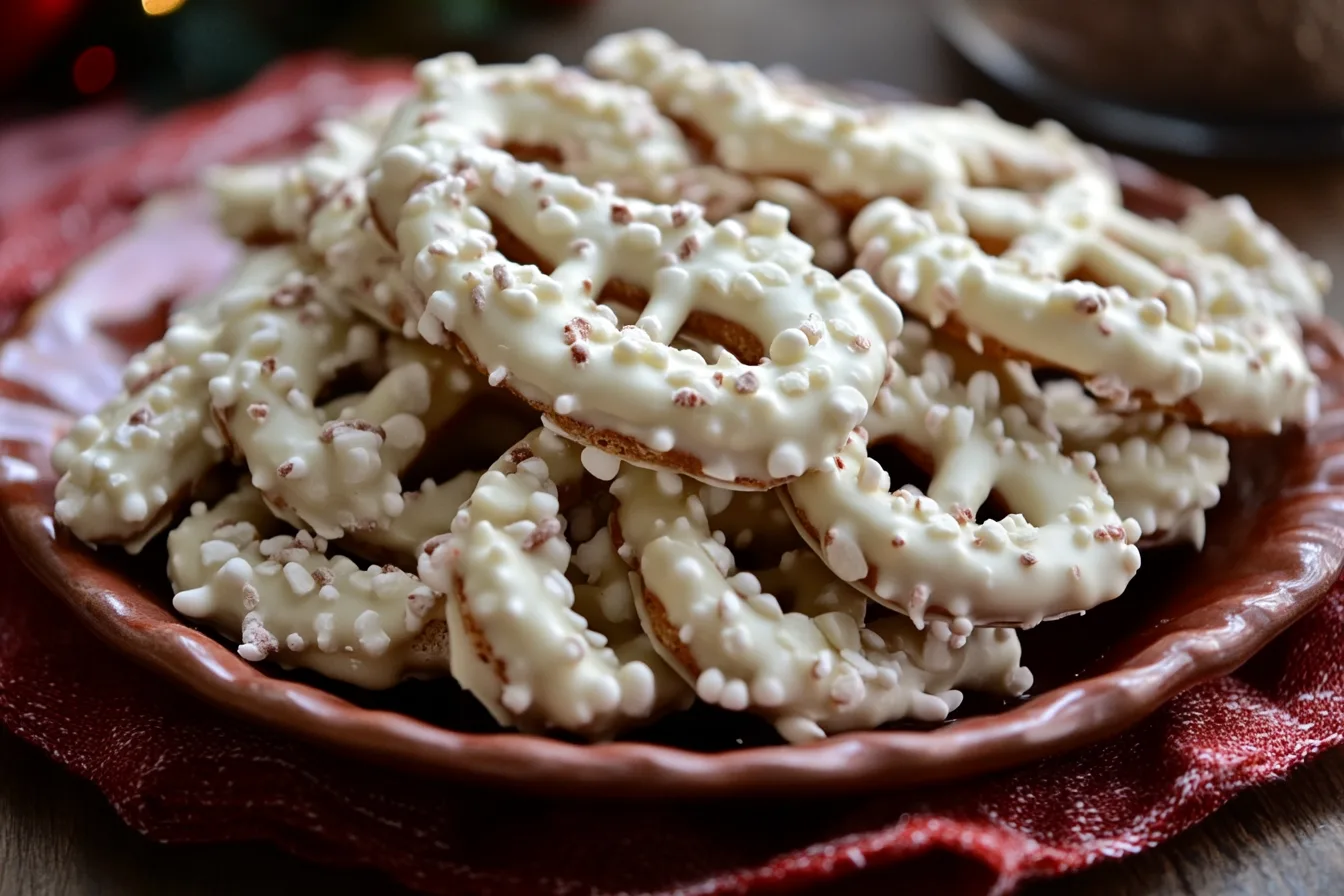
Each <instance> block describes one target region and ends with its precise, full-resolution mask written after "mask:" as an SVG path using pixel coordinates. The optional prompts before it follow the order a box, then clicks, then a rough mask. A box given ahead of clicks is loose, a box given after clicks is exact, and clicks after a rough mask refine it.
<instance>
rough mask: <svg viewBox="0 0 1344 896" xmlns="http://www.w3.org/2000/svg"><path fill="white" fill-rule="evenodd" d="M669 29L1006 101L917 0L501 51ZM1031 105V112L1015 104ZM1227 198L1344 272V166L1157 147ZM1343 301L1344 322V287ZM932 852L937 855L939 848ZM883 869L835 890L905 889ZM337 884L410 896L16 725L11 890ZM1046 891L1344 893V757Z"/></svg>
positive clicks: (38, 893) (584, 19) (1, 793)
mask: <svg viewBox="0 0 1344 896" xmlns="http://www.w3.org/2000/svg"><path fill="white" fill-rule="evenodd" d="M639 25H654V26H657V27H661V28H664V29H665V30H668V31H670V32H671V33H672V34H673V35H674V36H675V37H677V38H678V39H680V40H682V41H684V42H686V43H688V44H690V45H693V46H696V47H699V48H700V49H702V50H703V51H704V52H706V53H707V54H709V55H711V56H716V57H726V58H742V59H749V60H751V61H753V62H757V63H761V64H772V63H779V62H786V61H787V62H789V63H792V64H793V65H796V66H797V67H798V68H799V69H801V70H803V71H806V72H808V73H809V74H811V75H813V76H816V77H820V78H824V79H829V80H845V79H850V78H861V79H866V80H871V81H878V82H885V83H890V84H896V85H899V86H902V87H907V88H909V89H911V90H913V91H915V92H918V93H921V94H923V95H926V96H929V97H932V98H939V99H954V98H958V97H962V96H974V97H977V98H981V99H986V100H989V101H992V102H994V103H996V104H998V105H1001V106H1004V99H1005V98H1004V97H1003V96H1002V95H1001V94H1000V93H999V92H998V91H997V90H996V89H995V88H994V87H993V86H992V85H989V84H987V83H986V82H984V81H983V80H981V79H979V78H977V77H976V76H975V75H974V74H973V73H972V72H970V71H968V69H967V68H966V67H965V66H964V65H962V64H961V63H959V62H958V61H957V60H956V59H955V58H954V57H953V55H952V54H951V53H950V52H949V51H948V50H947V49H946V48H945V47H944V46H943V45H942V44H940V43H939V42H938V41H937V40H935V39H934V38H933V35H932V34H931V32H930V30H929V28H928V26H927V25H926V24H925V23H924V21H923V19H922V18H921V16H920V14H919V10H918V8H917V3H915V2H913V0H902V2H897V0H888V2H880V3H879V2H871V0H825V2H817V0H733V2H724V0H678V2H677V3H658V4H655V3H649V2H647V0H608V2H605V3H600V4H598V5H597V6H595V7H594V8H592V9H591V10H586V11H583V12H581V13H578V14H575V15H571V16H565V17H556V18H553V19H550V20H547V21H542V22H529V23H527V24H525V25H520V26H519V27H518V28H517V29H516V30H515V31H514V32H513V33H511V34H510V35H509V36H508V39H507V41H501V42H499V43H498V44H497V45H495V46H492V47H487V48H485V54H484V55H492V56H494V57H496V58H501V59H502V58H515V59H516V58H520V57H524V56H527V55H530V54H532V53H536V52H550V53H554V54H555V55H557V56H559V57H560V58H561V59H563V60H565V61H569V62H573V61H577V60H578V59H579V57H580V55H581V54H582V51H583V49H584V48H586V47H587V46H589V45H590V44H591V43H592V42H593V41H594V40H595V39H596V38H597V37H599V36H601V35H602V34H605V33H607V32H609V31H613V30H619V29H625V28H630V27H635V26H639ZM1004 107H1005V108H1008V109H1009V110H1012V111H1013V112H1014V113H1016V114H1021V115H1024V116H1025V115H1030V114H1031V112H1030V110H1021V109H1018V108H1017V107H1016V106H1014V105H1013V104H1012V103H1008V104H1007V105H1006V106H1004ZM1150 161H1154V162H1155V163H1156V164H1158V165H1159V167H1162V168H1164V169H1165V170H1168V171H1170V172H1171V173H1173V174H1176V175H1178V176H1181V177H1183V178H1185V179H1187V180H1191V181H1193V182H1195V183H1197V184H1199V185H1200V186H1202V187H1204V188H1205V189H1208V190H1209V191H1210V192H1214V193H1230V192H1239V193H1243V194H1244V195H1246V196H1247V197H1248V198H1250V200H1251V201H1252V203H1253V204H1254V205H1255V206H1256V207H1257V209H1258V210H1260V211H1261V213H1262V214H1264V215H1265V216H1266V217H1268V218H1269V219H1271V220H1272V221H1274V222H1275V223H1276V224H1278V225H1279V226H1280V227H1281V228H1282V229H1283V230H1284V231H1285V232H1286V233H1287V234H1288V235H1289V236H1290V237H1291V238H1292V239H1294V240H1295V241H1297V242H1298V243H1299V245H1301V246H1302V247H1303V248H1305V249H1307V250H1308V251H1310V252H1312V253H1313V254H1315V255H1316V256H1317V257H1319V258H1322V259H1323V260H1325V261H1326V262H1328V263H1330V264H1331V266H1332V267H1334V268H1335V269H1336V270H1337V271H1344V164H1340V163H1313V164H1310V165H1280V166H1273V165H1246V164H1234V163H1217V164H1212V163H1203V162H1190V161H1181V160H1172V159H1150ZM1332 313H1333V314H1334V315H1335V316H1336V317H1337V318H1342V317H1344V305H1341V303H1340V298H1339V296H1338V295H1336V296H1335V299H1334V302H1333V304H1332ZM931 861H937V859H933V860H931ZM900 889H901V885H900V878H899V877H898V876H896V875H880V876H878V877H874V878H869V879H865V881H864V883H863V884H862V885H857V886H856V885H850V884H847V885H843V886H840V887H836V888H831V890H829V891H828V892H832V893H858V892H864V893H866V892H874V893H888V892H899V891H900ZM317 891H320V892H323V893H324V894H328V896H341V894H354V893H365V894H367V893H379V894H383V893H390V892H394V891H393V890H392V889H391V888H390V887H389V886H388V885H387V883H386V882H385V881H383V880H381V879H379V878H377V877H374V876H373V875H366V874H360V873H350V872H346V871H337V870H331V869H320V868H314V867H312V866H309V865H306V864H304V863H302V862H299V861H298V860H295V859H292V858H289V857H287V856H284V855H281V854H280V853H278V852H277V851H275V850H273V849H271V848H269V847H265V846H259V845H233V846H202V847H165V846H159V845H156V844H153V843H150V842H148V841H147V840H144V839H143V838H140V837H138V836H137V835H135V834H134V833H132V832H131V831H129V830H127V829H125V828H124V827H123V826H122V825H121V824H120V823H119V821H118V820H117V818H116V816H115V815H114V814H113V812H112V811H111V810H110V809H109V808H108V806H107V804H106V803H105V802H104V800H103V799H102V797H101V795H100V794H98V793H97V792H96V791H95V790H94V789H93V788H92V787H91V786H89V785H88V784H85V783H84V782H81V781H77V780H75V779H73V778H72V777H71V776H69V775H68V774H66V773H65V772H63V771H62V770H61V769H60V768H58V767H57V766H56V765H55V764H54V763H52V762H51V761H50V760H48V759H46V758H45V757H44V756H42V755H41V754H39V753H38V752H37V751H35V750H33V749H32V748H30V747H28V746H27V745H25V744H22V743H21V742H19V741H18V740H17V739H16V738H14V737H12V736H10V735H8V734H4V733H0V896H20V894H22V896H65V894H71V893H95V894H105V896H121V894H136V896H145V894H150V896H154V894H174V896H177V894H184V896H190V894H203V896H204V894H210V896H213V894H231V893H246V894H248V896H269V894H288V893H294V892H317ZM1026 892H1028V893H1032V894H1051V896H1055V894H1066V893H1067V894H1073V893H1080V894H1082V893H1086V894H1098V896H1119V894H1137V893H1174V894H1191V896H1194V894H1207V893H1220V894H1238V893H1246V894H1277V893H1285V894H1287V893H1294V894H1296V893H1344V752H1335V753H1332V754H1328V755H1326V756H1324V757H1322V758H1321V759H1319V760H1317V761H1316V762H1314V763H1312V764H1310V765H1308V766H1306V767H1305V768H1303V769H1300V770H1299V771H1298V772H1296V773H1295V774H1294V775H1292V776H1291V777H1290V778H1289V779H1288V780H1286V781H1282V782H1278V783H1275V784H1272V785H1270V786H1267V787H1263V788H1260V789H1259V790H1255V791H1251V792H1249V793H1246V794H1243V795H1242V796H1240V797H1238V798H1236V799H1235V800H1233V801H1232V802H1231V803H1230V804H1229V805H1228V806H1227V807H1226V808H1224V809H1223V810H1222V811H1220V812H1219V813H1217V814H1216V815H1214V816H1213V817H1212V818H1211V819H1209V820H1208V821H1207V822H1205V823H1204V824H1202V825H1200V826H1198V827H1196V828H1194V829H1193V830H1191V831H1188V832H1186V833H1185V834H1183V835H1181V836H1179V837H1177V838H1175V839H1174V840H1172V841H1171V842H1169V843H1167V844H1165V845H1163V846H1161V847H1159V848H1157V849H1155V850H1152V851H1150V852H1148V853H1145V854H1143V855H1140V856H1137V857H1134V858H1130V859H1127V860H1125V861H1123V862H1112V863H1107V864H1104V865H1101V866H1098V867H1096V868H1094V869H1091V870H1089V871H1086V872H1084V873H1082V874H1079V875H1075V876H1073V877H1070V878H1064V879H1060V880H1056V881H1048V882H1043V883H1039V884H1034V885H1032V886H1029V887H1028V888H1027V890H1026Z"/></svg>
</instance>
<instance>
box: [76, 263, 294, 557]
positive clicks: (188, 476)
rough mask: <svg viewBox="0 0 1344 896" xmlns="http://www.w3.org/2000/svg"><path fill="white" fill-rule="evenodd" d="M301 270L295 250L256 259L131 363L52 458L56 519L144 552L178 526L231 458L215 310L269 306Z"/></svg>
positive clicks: (87, 536) (87, 537)
mask: <svg viewBox="0 0 1344 896" xmlns="http://www.w3.org/2000/svg"><path fill="white" fill-rule="evenodd" d="M295 264H297V261H296V257H295V256H294V254H293V253H292V252H290V251H289V250H287V249H271V250H263V251H259V252H255V253H253V254H251V255H249V256H248V257H247V258H246V259H245V260H244V261H243V263H242V264H241V265H240V266H239V267H238V269H237V270H236V271H235V272H234V274H233V275H232V276H231V277H230V278H229V280H228V282H226V283H225V284H224V285H223V286H222V287H220V289H219V290H218V292H217V293H216V294H215V296H214V298H213V299H207V300H206V301H205V302H203V303H201V304H200V305H199V306H198V307H195V308H193V309H191V310H189V311H187V312H183V313H180V314H178V315H176V316H175V317H174V319H173V321H172V324H171V326H170V327H169V329H168V332H167V333H166V334H164V337H163V339H161V340H159V341H158V342H156V343H154V344H153V345H151V346H149V347H148V348H147V349H145V350H144V351H143V352H141V353H139V354H138V355H136V356H135V357H134V358H132V359H131V361H130V363H129V364H128V365H127V367H126V371H125V373H124V374H123V391H122V392H121V393H120V394H119V395H117V396H116V397H115V398H113V399H111V400H110V401H108V402H107V403H106V404H105V405H103V407H102V408H100V409H99V410H98V412H97V413H95V414H89V415H87V416H85V417H83V418H81V419H80V420H78V421H76V423H75V425H74V426H73V427H72V428H71V431H70V433H69V435H67V436H66V437H65V438H64V439H62V440H61V441H59V442H58V443H57V444H56V446H55V448H54V449H53V451H52V467H53V469H55V470H56V472H58V473H60V474H62V475H61V478H60V481H59V482H57V484H56V508H55V516H56V520H57V522H59V523H61V524H62V525H63V526H65V527H67V528H68V529H70V531H71V532H73V533H74V534H75V535H76V536H78V537H79V538H81V539H83V540H84V541H87V542H107V541H111V542H118V543H122V544H125V545H127V546H128V548H129V549H131V550H132V552H136V550H138V548H139V546H140V545H141V544H142V543H143V541H144V540H145V539H146V538H147V537H148V536H150V535H152V534H153V533H154V532H156V531H158V530H159V529H160V528H161V527H162V526H165V525H167V524H168V522H169V521H170V520H171V517H172V514H173V512H174V509H175V508H176V507H177V506H178V505H179V504H180V502H181V501H184V500H185V499H186V497H187V493H188V492H189V491H190V489H191V486H192V485H193V483H195V482H196V481H197V480H198V479H200V478H201V477H202V476H203V475H205V473H206V472H207V471H208V470H209V469H210V468H211V467H213V466H214V465H215V464H216V463H218V462H219V461H220V460H221V459H222V458H223V456H224V450H223V448H224V445H223V441H222V440H221V439H220V438H218V436H217V434H216V433H215V432H214V430H213V429H212V428H211V427H210V425H209V419H210V418H209V408H210V394H209V390H208V385H207V384H208V382H209V379H210V377H211V376H212V375H213V372H215V371H216V370H217V367H216V366H215V365H217V364H218V362H219V360H220V356H219V353H218V351H219V345H218V343H219V339H220V326H219V324H218V321H217V319H216V306H217V305H219V306H224V305H227V306H231V307H232V306H236V305H238V304H247V303H249V302H251V301H254V300H264V299H265V298H267V297H269V296H270V295H271V294H272V293H273V292H274V291H275V289H277V288H278V287H279V286H280V285H281V283H282V282H283V281H284V278H285V277H286V276H288V275H289V274H290V273H291V272H292V271H293V270H294V266H295Z"/></svg>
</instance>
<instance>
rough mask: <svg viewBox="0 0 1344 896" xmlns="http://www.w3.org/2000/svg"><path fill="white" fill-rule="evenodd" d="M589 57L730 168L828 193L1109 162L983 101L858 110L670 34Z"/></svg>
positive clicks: (1044, 179) (645, 34)
mask: <svg viewBox="0 0 1344 896" xmlns="http://www.w3.org/2000/svg"><path fill="white" fill-rule="evenodd" d="M585 61H586V63H587V65H588V67H589V68H590V69H592V70H593V71H594V72H596V73H597V74H599V75H602V76H604V77H609V78H615V79H617V80H620V81H623V82H626V83H629V84H635V85H637V86H639V87H643V88H644V89H646V90H648V91H649V93H650V94H652V95H653V98H654V99H655V100H656V101H657V103H658V105H659V106H660V107H661V108H662V109H663V110H664V111H665V112H666V113H667V114H668V115H670V116H672V117H673V118H674V119H676V120H678V121H680V122H684V123H686V124H688V125H690V126H691V127H693V128H694V129H695V130H696V131H697V132H698V133H699V134H700V135H702V136H704V137H707V138H708V139H709V140H710V141H711V142H712V144H713V150H714V156H715V158H716V160H717V161H718V162H720V163H721V164H722V165H724V166H725V167H726V168H728V169H730V170H732V171H736V172H740V173H743V174H749V175H771V176H778V177H787V178H790V179H793V180H798V181H801V182H803V183H805V184H807V185H808V186H810V187H811V188H812V189H814V190H816V191H818V192H820V193H822V194H823V195H828V196H843V197H856V198H861V199H874V198H877V197H880V196H902V197H906V198H915V197H919V196H922V195H924V194H925V193H926V192H927V191H928V190H929V189H930V188H931V187H933V186H935V185H937V184H943V183H977V184H995V185H1012V186H1016V187H1020V188H1022V189H1040V188H1042V187H1044V186H1046V185H1048V184H1050V183H1053V182H1054V181H1056V180H1059V179H1061V178H1063V177H1066V176H1068V175H1071V174H1073V173H1074V172H1076V171H1078V170H1080V169H1085V168H1091V169H1095V170H1105V169H1106V167H1107V166H1106V165H1105V163H1104V161H1102V158H1101V156H1100V154H1098V153H1096V152H1093V151H1091V150H1090V149H1088V148H1087V147H1086V146H1084V145H1083V144H1081V143H1079V142H1078V141H1077V140H1076V139H1075V138H1073V136H1072V135H1070V134H1069V133H1068V132H1067V131H1066V130H1064V128H1062V127H1061V126H1060V125H1058V124H1055V123H1053V122H1043V123H1042V124H1041V125H1039V126H1038V127H1036V128H1035V129H1031V130H1028V129H1026V128H1021V127H1018V126H1016V125H1011V124H1008V123H1007V122H1004V121H1002V120H1001V119H999V118H998V117H997V116H995V115H994V114H993V113H992V112H990V111H989V109H987V108H986V107H984V106H982V105H979V104H966V105H964V106H963V107H961V108H959V109H945V108H940V107H937V106H926V105H922V104H917V103H902V104H896V105H873V106H864V107H857V106H854V105H850V104H847V103H844V102H837V101H836V100H835V99H833V98H832V97H831V96H830V95H828V94H827V93H826V92H824V91H822V90H818V89H815V88H811V87H809V86H808V85H806V84H799V83H787V84H786V83H782V82H781V81H780V80H778V79H776V78H772V77H770V76H769V75H767V74H766V73H765V72H762V71H760V70H759V69H757V68H755V67H754V66H751V65H748V64H746V63H725V62H711V61H709V60H707V59H705V57H704V56H702V55H701V54H700V53H697V52H696V51H694V50H689V49H685V48H683V47H679V46H677V44H676V43H675V42H674V41H673V40H672V39H671V38H670V37H668V36H667V35H666V34H663V33H661V32H658V31H653V30H647V29H646V30H639V31H632V32H629V33H625V34H614V35H611V36H609V37H606V38H604V39H603V40H602V41H600V42H599V43H598V44H597V45H596V46H595V47H593V48H592V49H591V50H590V51H589V52H588V55H587V57H586V60H585Z"/></svg>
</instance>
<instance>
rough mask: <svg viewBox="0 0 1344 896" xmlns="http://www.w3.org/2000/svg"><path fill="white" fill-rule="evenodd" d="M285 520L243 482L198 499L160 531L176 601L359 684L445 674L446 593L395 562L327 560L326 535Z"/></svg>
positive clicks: (242, 643) (244, 644)
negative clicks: (214, 500) (208, 499)
mask: <svg viewBox="0 0 1344 896" xmlns="http://www.w3.org/2000/svg"><path fill="white" fill-rule="evenodd" d="M283 528H284V527H283V525H282V524H281V523H280V522H279V521H278V520H276V519H275V517H274V516H272V514H271V513H270V512H269V510H268V509H267V508H266V505H265V502H264V501H263V500H262V497H261V494H260V493H259V492H257V491H256V490H255V489H253V488H252V487H251V486H248V485H243V486H242V487H241V488H240V489H239V491H237V492H235V493H234V494H232V495H230V496H229V497H227V498H225V499H224V500H222V501H220V502H219V503H218V504H216V505H215V506H214V507H213V508H209V509H207V508H206V506H205V504H203V503H200V502H197V503H196V504H194V505H193V506H192V509H191V515H190V516H188V517H187V518H186V519H185V520H183V521H182V523H181V524H180V525H179V526H178V527H177V528H175V529H174V530H173V531H172V532H171V533H169V535H168V555H169V562H168V575H169V577H170V578H171V579H172V583H173V590H174V592H176V593H175V594H174V597H173V607H174V609H176V610H177V611H178V612H179V613H182V614H183V615H184V616H189V617H192V618H194V619H203V620H206V621H207V622H209V623H210V625H212V626H213V627H215V628H216V629H218V630H219V631H220V633H221V634H223V635H224V636H225V637H227V638H229V639H231V640H233V641H236V642H238V644H239V647H238V654H239V656H241V657H242V658H243V659H245V660H248V661H250V662H260V661H262V660H266V659H272V660H274V661H276V662H278V663H280V664H281V665H284V666H289V667H297V668H306V669H312V670H314V671H316V672H320V673H321V674H323V675H326V676H327V677H329V678H334V679H336V680H338V681H347V682H350V683H351V684H356V685H359V686H360V687H365V688H387V687H391V686H392V685H394V684H396V683H397V682H399V681H401V680H402V679H404V678H407V677H412V676H436V675H443V674H445V673H446V672H447V667H448V658H447V632H446V629H445V627H444V623H443V606H442V605H443V600H442V597H441V595H438V594H435V593H434V592H433V591H432V590H430V589H429V588H428V587H426V586H425V585H423V584H422V583H421V582H420V580H419V579H417V578H416V577H415V576H413V575H409V574H407V573H405V572H402V571H401V570H400V569H397V568H396V567H382V566H370V567H368V568H367V569H361V568H360V567H359V566H358V564H356V563H355V562H354V561H353V560H351V559H349V558H348V557H341V556H336V557H328V556H327V555H326V551H327V544H326V540H325V539H323V538H321V537H320V536H314V535H313V534H312V533H310V532H307V531H303V530H300V531H299V532H298V533H297V534H294V535H287V534H283V533H282V530H283Z"/></svg>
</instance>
